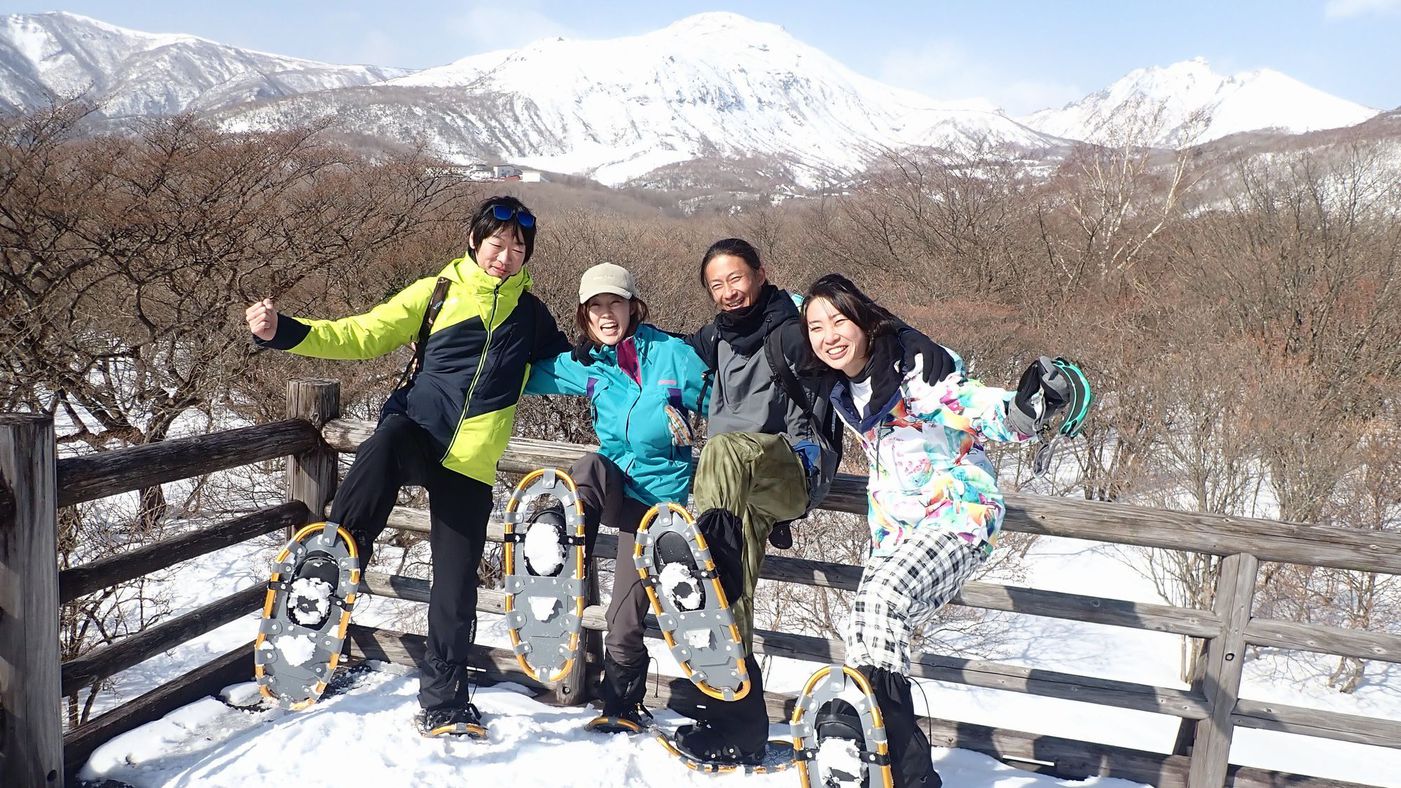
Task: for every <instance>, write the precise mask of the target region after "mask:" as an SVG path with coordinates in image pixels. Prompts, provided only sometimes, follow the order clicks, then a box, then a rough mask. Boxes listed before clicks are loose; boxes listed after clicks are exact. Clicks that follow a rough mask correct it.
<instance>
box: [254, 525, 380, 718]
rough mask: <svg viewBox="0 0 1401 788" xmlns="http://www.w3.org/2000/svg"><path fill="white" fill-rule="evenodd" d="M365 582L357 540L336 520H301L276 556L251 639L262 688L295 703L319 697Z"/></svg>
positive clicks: (274, 698)
mask: <svg viewBox="0 0 1401 788" xmlns="http://www.w3.org/2000/svg"><path fill="white" fill-rule="evenodd" d="M359 586H360V559H359V555H358V553H357V552H356V549H355V540H354V539H353V538H352V537H351V536H350V534H349V533H347V532H346V531H345V529H343V528H340V527H339V526H337V525H336V524H335V523H313V524H311V525H308V526H305V527H303V528H302V529H301V530H300V531H298V532H297V534H296V536H294V537H292V540H291V541H290V542H288V543H287V546H286V547H284V548H283V549H282V552H280V553H278V555H277V557H276V558H275V559H274V565H273V571H272V576H271V577H270V578H269V580H268V592H267V597H266V600H265V601H264V603H263V619H262V621H261V622H260V623H259V625H258V636H257V638H256V639H255V640H254V643H253V665H254V676H255V678H256V680H257V682H258V686H259V689H260V691H261V692H262V693H263V695H264V696H265V697H267V698H269V699H270V700H272V701H274V702H276V703H279V704H282V705H286V706H288V707H290V708H292V709H302V708H306V707H307V706H310V705H311V704H313V703H315V702H316V701H317V699H319V698H320V697H321V695H322V693H324V692H325V691H326V685H327V683H328V682H329V681H330V680H331V676H332V674H334V673H335V670H336V663H337V662H339V661H340V656H341V645H342V644H343V643H344V642H345V629H346V626H347V625H349V624H350V610H351V608H352V607H353V606H354V604H355V597H356V589H358V588H359Z"/></svg>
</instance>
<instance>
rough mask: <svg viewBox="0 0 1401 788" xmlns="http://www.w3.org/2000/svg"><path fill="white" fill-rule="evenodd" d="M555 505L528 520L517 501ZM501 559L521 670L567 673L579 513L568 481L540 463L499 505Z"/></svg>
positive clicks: (575, 636)
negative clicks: (501, 516)
mask: <svg viewBox="0 0 1401 788" xmlns="http://www.w3.org/2000/svg"><path fill="white" fill-rule="evenodd" d="M542 496H543V497H549V498H553V499H555V501H556V502H557V503H556V504H555V505H552V506H547V507H544V508H541V509H537V510H536V511H535V513H534V514H532V515H531V516H530V517H529V518H525V517H524V516H523V512H522V504H524V503H525V502H527V501H533V500H535V499H537V498H539V497H542ZM503 541H504V548H503V553H504V557H503V564H504V569H505V575H506V582H505V586H506V605H505V608H506V626H507V628H508V630H509V632H510V635H511V647H512V649H513V650H514V651H515V654H516V660H517V661H519V662H520V665H521V669H522V670H524V671H525V674H526V675H527V676H529V677H531V678H532V679H535V680H537V681H541V682H546V683H549V682H554V681H559V680H560V679H562V678H564V677H565V676H566V675H568V673H569V670H570V668H571V667H572V666H573V664H574V658H575V654H576V653H577V651H578V648H579V632H580V628H581V626H582V624H583V617H584V512H583V504H582V503H580V501H579V499H578V497H577V496H576V494H575V490H574V480H573V479H570V478H569V476H568V475H567V474H565V473H564V472H563V471H558V470H555V469H554V468H542V469H540V470H536V471H531V472H530V473H529V474H526V477H525V478H524V479H522V480H521V483H520V485H519V486H517V487H516V490H515V492H513V493H512V494H511V500H510V501H508V502H507V503H506V514H505V538H504V540H503Z"/></svg>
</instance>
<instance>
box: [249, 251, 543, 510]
mask: <svg viewBox="0 0 1401 788" xmlns="http://www.w3.org/2000/svg"><path fill="white" fill-rule="evenodd" d="M439 276H441V277H445V278H447V279H449V280H451V284H450V286H449V288H448V292H447V296H446V298H445V299H444V301H443V305H442V308H441V310H440V311H439V312H438V316H437V318H436V319H435V320H434V322H433V331H432V333H431V334H430V335H429V337H428V342H427V344H426V346H425V352H424V356H423V367H422V369H421V370H420V371H419V373H418V376H417V377H416V378H415V379H414V381H413V384H412V385H411V386H410V387H409V388H408V390H407V391H406V392H396V395H395V396H393V397H391V398H390V401H389V402H388V403H386V404H385V409H384V413H386V414H388V413H403V414H405V415H407V416H408V417H409V418H410V419H412V420H413V421H414V422H415V423H417V424H418V425H419V426H421V427H423V428H424V429H425V430H427V431H428V433H429V435H431V436H432V438H433V440H434V441H436V442H437V443H438V444H439V446H438V448H439V449H440V450H441V451H442V464H443V465H444V467H447V468H450V469H451V470H454V471H457V472H458V473H461V474H463V475H465V476H469V477H471V478H473V479H476V480H478V481H481V482H485V483H487V484H492V483H494V482H495V480H496V463H497V461H498V460H500V459H501V454H502V452H504V451H505V450H506V441H507V439H509V438H510V437H511V430H512V427H513V425H514V422H515V416H516V402H517V401H518V400H519V399H520V394H521V389H522V388H523V387H524V385H525V380H526V376H527V375H529V374H530V365H531V363H532V362H534V361H536V360H538V359H541V358H551V357H553V356H555V355H557V354H558V353H560V352H562V351H564V350H566V349H567V348H568V347H569V342H568V340H567V339H566V338H565V336H564V334H563V333H562V332H560V330H559V327H558V326H557V325H556V324H555V320H554V318H553V317H551V316H550V313H549V310H547V309H546V308H545V305H544V304H543V303H542V302H541V301H540V299H538V298H536V297H535V296H534V295H533V294H532V293H530V285H531V281H530V275H529V274H528V273H526V271H525V269H521V271H520V272H519V273H517V274H516V275H515V276H512V277H509V278H507V279H505V280H501V279H497V278H496V277H493V276H490V275H488V274H487V273H486V272H485V271H483V270H482V269H481V268H480V267H479V266H478V265H477V264H476V262H475V261H473V260H472V259H471V258H470V257H463V258H460V259H457V260H453V261H452V262H451V263H449V264H448V266H447V267H446V268H444V269H443V271H442V273H441V274H440V275H439ZM437 279H438V277H425V278H423V279H420V280H418V281H416V282H414V283H413V284H411V285H409V286H408V287H406V288H404V289H403V290H401V291H400V292H399V293H397V294H395V295H394V296H392V297H391V298H390V299H389V300H388V301H385V302H384V303H382V304H380V305H379V306H377V307H375V308H374V309H371V310H370V311H368V312H366V313H364V314H360V315H354V316H352V317H347V318H342V319H340V320H302V319H297V318H292V317H288V316H286V315H280V316H279V318H278V323H277V334H276V335H275V336H273V338H272V339H270V340H268V341H266V342H262V341H259V342H258V344H260V345H263V346H265V347H272V348H276V349H278V350H287V351H290V352H292V353H297V354H299V355H303V356H314V357H316V358H334V359H362V358H375V357H376V356H382V355H384V354H386V353H389V352H391V351H393V350H395V349H396V348H399V347H402V346H403V345H406V344H408V343H410V342H413V341H414V340H416V339H417V338H418V331H419V326H420V325H422V323H423V313H424V310H425V309H426V308H427V306H428V301H429V298H430V297H431V296H432V293H433V288H434V286H435V284H436V283H437Z"/></svg>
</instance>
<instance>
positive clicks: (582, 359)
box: [569, 337, 593, 367]
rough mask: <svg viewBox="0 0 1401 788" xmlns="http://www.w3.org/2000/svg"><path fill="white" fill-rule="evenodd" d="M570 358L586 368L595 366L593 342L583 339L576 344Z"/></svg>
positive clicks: (570, 352) (586, 338)
mask: <svg viewBox="0 0 1401 788" xmlns="http://www.w3.org/2000/svg"><path fill="white" fill-rule="evenodd" d="M569 357H570V358H572V359H574V360H575V361H577V362H579V363H580V364H583V365H584V366H586V367H587V366H589V365H591V364H593V340H591V339H589V338H588V337H581V338H580V339H579V341H578V342H576V343H575V344H574V349H573V350H571V351H569Z"/></svg>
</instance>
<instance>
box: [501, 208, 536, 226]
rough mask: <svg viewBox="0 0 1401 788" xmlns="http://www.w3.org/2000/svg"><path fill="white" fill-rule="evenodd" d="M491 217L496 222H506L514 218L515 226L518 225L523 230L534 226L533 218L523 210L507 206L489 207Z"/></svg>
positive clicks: (528, 212)
mask: <svg viewBox="0 0 1401 788" xmlns="http://www.w3.org/2000/svg"><path fill="white" fill-rule="evenodd" d="M491 215H492V218H494V219H496V221H498V222H507V221H510V220H511V218H512V217H514V218H515V220H516V224H519V225H520V226H521V227H523V228H530V227H534V226H535V216H534V215H532V214H531V213H530V211H527V210H525V209H524V208H512V207H511V206H509V205H502V204H500V203H497V204H496V205H493V206H491Z"/></svg>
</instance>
